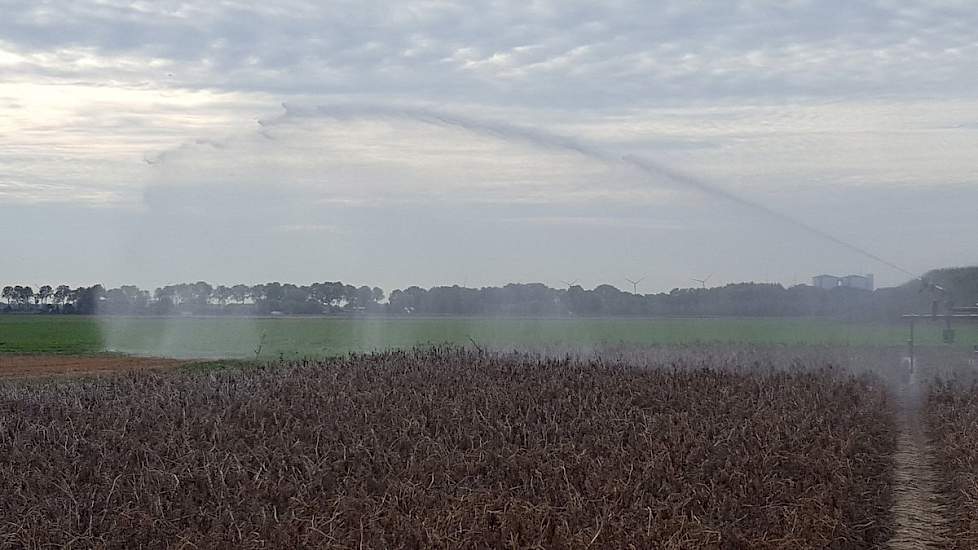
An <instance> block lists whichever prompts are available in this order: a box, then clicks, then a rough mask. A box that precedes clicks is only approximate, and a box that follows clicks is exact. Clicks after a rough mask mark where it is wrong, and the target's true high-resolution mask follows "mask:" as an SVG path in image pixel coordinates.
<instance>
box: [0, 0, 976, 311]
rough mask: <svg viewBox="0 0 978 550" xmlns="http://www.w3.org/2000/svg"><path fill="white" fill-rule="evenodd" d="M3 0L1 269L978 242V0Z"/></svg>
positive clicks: (717, 269) (909, 269)
mask: <svg viewBox="0 0 978 550" xmlns="http://www.w3.org/2000/svg"><path fill="white" fill-rule="evenodd" d="M0 13H2V14H3V16H2V17H0V281H2V282H3V283H4V284H32V285H35V286H36V285H40V284H60V283H68V284H71V285H82V284H85V285H88V284H94V283H102V284H105V285H108V286H116V285H120V284H130V283H132V284H137V285H140V286H142V287H144V288H153V287H155V286H159V285H163V284H168V283H175V282H184V281H196V280H206V281H209V282H212V283H214V284H221V283H223V284H233V283H239V282H243V283H258V282H265V281H275V280H277V281H283V282H294V283H311V282H315V281H326V280H342V281H344V282H349V283H354V284H369V285H378V286H381V287H383V288H385V289H388V290H390V289H393V288H404V287H406V286H409V285H412V284H417V285H420V286H431V285H440V284H456V283H457V284H464V285H467V286H475V287H478V286H483V285H495V284H504V283H507V282H543V283H547V284H550V285H552V286H561V285H562V284H563V283H562V282H561V281H578V283H579V284H581V285H583V286H585V287H593V286H596V285H598V284H601V283H610V284H614V285H616V286H618V287H619V288H623V289H626V288H628V289H630V287H631V285H630V284H629V283H627V281H626V278H630V279H638V278H642V277H644V278H645V279H644V280H643V282H642V284H641V286H640V290H642V291H645V292H657V291H668V290H669V289H671V288H674V287H688V286H695V285H698V284H699V283H697V282H694V281H693V280H692V279H693V278H697V279H702V278H705V277H707V276H710V281H709V282H710V284H711V285H720V284H725V283H730V282H736V281H759V282H761V281H763V282H768V281H770V282H780V283H783V284H785V285H790V284H795V283H804V282H809V281H810V278H811V277H812V276H813V275H817V274H820V273H834V274H848V273H874V274H875V275H876V280H877V283H878V284H880V285H893V284H899V283H901V282H903V281H906V280H907V279H909V278H910V277H911V274H919V273H922V272H924V271H926V270H928V269H931V268H934V267H942V266H958V265H973V264H978V237H976V236H978V214H976V211H978V162H976V161H975V158H976V157H975V154H976V150H978V70H975V68H976V67H978V33H976V32H975V29H976V28H978V10H976V9H975V5H974V3H973V2H972V1H970V0H967V1H956V0H929V1H926V2H907V1H896V0H877V1H832V0H819V1H776V2H775V1H759V0H751V1H748V0H744V1H730V0H723V1H715V2H713V1H700V2H696V1H687V0H683V1H679V0H664V1H661V2H647V1H625V0H621V1H608V2H600V3H596V2H574V1H534V0H523V1H519V2H516V1H513V2H510V1H491V2H470V1H465V2H455V1H447V0H446V1H439V0H426V1H404V2H397V3H388V2H371V1H362V0H361V1H356V2H352V1H351V2H346V1H341V2H304V1H289V0H286V1H276V2H261V3H258V2H256V3H247V2H239V1H206V2H170V1H153V2H149V1H139V2H123V1H115V0H103V1H97V2H86V1H74V0H72V1H69V0H50V1H37V0H31V1H22V0H0ZM629 159H640V160H641V162H648V163H652V164H654V165H655V166H657V167H662V170H660V171H658V172H655V173H652V172H649V171H643V170H641V169H639V168H637V165H636V164H635V163H634V162H630V161H629ZM670 174H679V176H680V177H678V178H675V177H670ZM690 182H693V184H690ZM772 212H773V214H772ZM806 227H808V228H814V229H815V231H812V230H810V229H806ZM818 233H822V234H828V235H830V236H831V237H833V238H825V237H824V235H819V234H818ZM839 241H842V242H843V243H845V244H844V245H843V244H840V243H839ZM856 249H859V250H862V251H865V252H868V253H869V254H862V253H860V252H858V251H857V250H856ZM874 257H876V258H881V259H883V260H885V262H880V261H878V260H877V259H874ZM888 264H891V265H888ZM894 266H896V267H894ZM897 267H898V268H899V269H898V268H897Z"/></svg>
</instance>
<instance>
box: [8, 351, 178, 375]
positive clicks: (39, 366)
mask: <svg viewBox="0 0 978 550" xmlns="http://www.w3.org/2000/svg"><path fill="white" fill-rule="evenodd" d="M184 364H186V361H179V360H175V359H161V358H156V357H121V356H120V357H113V356H69V355H3V354H0V380H3V379H8V378H34V377H48V376H81V375H92V374H107V373H111V372H119V371H130V370H144V369H168V368H174V367H179V366H180V365H184Z"/></svg>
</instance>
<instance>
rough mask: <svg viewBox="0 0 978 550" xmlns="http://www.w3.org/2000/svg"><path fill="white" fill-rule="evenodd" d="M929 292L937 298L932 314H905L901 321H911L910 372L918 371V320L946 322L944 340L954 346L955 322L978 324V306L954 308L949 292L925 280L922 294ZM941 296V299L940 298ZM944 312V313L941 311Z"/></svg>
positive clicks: (975, 348) (931, 310) (977, 348)
mask: <svg viewBox="0 0 978 550" xmlns="http://www.w3.org/2000/svg"><path fill="white" fill-rule="evenodd" d="M925 290H928V291H930V292H932V293H933V295H934V296H935V297H934V299H933V300H931V307H930V313H905V314H903V315H901V316H900V318H901V319H907V320H909V321H910V338H908V339H907V352H908V354H909V355H910V372H915V371H916V369H917V344H916V341H915V339H914V338H915V330H914V329H915V328H916V324H917V321H918V320H923V321H926V320H931V321H938V320H943V321H944V332H943V335H942V336H943V340H944V343H945V344H953V343H954V339H955V332H954V327H953V325H952V321H953V320H958V321H971V322H978V304H975V305H973V306H966V307H954V304H953V303H952V301H951V299H950V298H949V297H948V295H947V291H946V290H944V287H942V286H941V285H938V284H935V283H933V282H930V281H927V280H924V281H923V286H922V287H921V289H920V292H923V291H925ZM938 296H939V298H938ZM941 310H943V311H941ZM974 351H975V359H976V360H978V345H975V347H974Z"/></svg>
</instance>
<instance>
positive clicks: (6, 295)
mask: <svg viewBox="0 0 978 550" xmlns="http://www.w3.org/2000/svg"><path fill="white" fill-rule="evenodd" d="M0 296H2V297H3V299H4V300H7V305H8V306H9V305H10V302H11V301H12V300H13V299H14V296H15V294H14V287H12V286H5V287H3V294H2V295H0Z"/></svg>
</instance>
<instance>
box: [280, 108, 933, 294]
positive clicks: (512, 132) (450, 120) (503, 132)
mask: <svg viewBox="0 0 978 550" xmlns="http://www.w3.org/2000/svg"><path fill="white" fill-rule="evenodd" d="M282 107H283V108H284V109H285V111H286V112H285V114H284V115H282V116H281V117H279V118H277V119H273V120H270V121H262V125H263V126H269V125H274V124H276V123H278V122H284V121H287V120H288V119H291V118H305V117H310V116H318V117H329V118H336V119H346V118H358V117H388V118H401V119H408V120H416V121H420V122H425V123H428V124H434V125H437V126H446V127H455V128H460V129H463V130H466V131H469V132H471V133H475V134H481V135H489V136H492V137H497V138H500V139H503V140H506V141H509V140H512V139H519V140H521V141H525V142H528V143H532V144H534V145H537V146H541V147H544V148H549V149H558V150H565V151H572V152H575V153H578V154H580V155H582V156H585V157H588V158H591V159H594V160H599V161H601V162H606V163H614V162H621V163H624V164H626V165H628V166H631V167H632V168H636V169H638V170H639V171H641V172H643V173H645V174H647V175H650V176H653V177H659V178H663V179H666V180H668V181H670V182H672V183H676V184H679V185H681V186H683V187H686V188H690V189H694V190H697V191H700V192H702V193H705V194H707V195H711V196H714V197H717V198H722V199H725V200H727V201H729V202H733V203H735V204H738V205H740V206H742V207H745V208H748V209H750V210H754V211H756V212H760V213H762V214H764V215H765V216H767V217H769V218H771V219H774V220H777V221H779V222H780V223H783V224H786V225H790V226H793V227H795V228H797V229H801V230H803V231H805V232H807V233H809V234H811V235H814V236H816V237H818V238H820V239H823V240H825V241H828V242H831V243H833V244H835V245H838V246H840V247H842V248H845V249H848V250H850V251H852V252H855V253H857V254H859V255H861V256H863V257H866V258H869V259H871V260H874V261H876V262H878V263H880V264H882V265H885V266H887V267H890V268H892V269H895V270H897V271H899V272H901V273H903V274H905V275H909V276H910V277H912V278H918V276H917V275H915V274H914V273H912V272H911V271H908V270H906V269H904V268H902V267H900V266H899V265H897V264H896V263H894V262H891V261H889V260H886V259H884V258H882V257H880V256H878V255H876V254H873V253H872V252H870V251H868V250H866V249H865V248H862V247H860V246H858V245H855V244H853V243H850V242H848V241H845V240H843V239H840V238H839V237H836V236H835V235H833V234H831V233H828V232H826V231H823V230H822V229H819V228H818V227H815V226H813V225H810V224H808V223H806V222H804V221H801V220H799V219H797V218H794V217H792V216H789V215H787V214H785V213H783V212H780V211H778V210H775V209H773V208H771V207H768V206H765V205H763V204H761V203H759V202H755V201H753V200H751V199H748V198H745V197H741V196H740V195H737V194H734V193H732V192H730V191H728V190H726V189H723V188H721V187H718V186H717V185H715V184H713V183H710V182H707V181H705V180H703V179H701V178H697V177H694V176H691V175H689V174H685V173H683V172H680V171H678V170H674V169H672V168H667V167H666V166H663V165H661V164H659V163H656V162H652V161H651V160H649V159H645V158H640V157H637V156H635V155H624V156H618V155H614V154H612V153H610V152H608V151H605V150H602V149H600V148H598V147H594V146H591V145H587V144H584V143H582V142H580V141H578V140H576V139H573V138H569V137H566V136H561V135H557V134H552V133H549V132H545V131H541V130H537V129H534V128H527V127H523V126H517V125H512V124H508V123H501V122H495V121H482V120H476V119H473V118H469V117H465V116H459V115H456V114H451V113H444V112H440V111H435V110H432V109H427V108H410V107H393V106H381V105H349V104H346V105H326V106H318V107H316V108H313V109H302V108H295V107H292V106H291V105H287V104H285V103H283V104H282Z"/></svg>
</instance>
